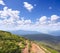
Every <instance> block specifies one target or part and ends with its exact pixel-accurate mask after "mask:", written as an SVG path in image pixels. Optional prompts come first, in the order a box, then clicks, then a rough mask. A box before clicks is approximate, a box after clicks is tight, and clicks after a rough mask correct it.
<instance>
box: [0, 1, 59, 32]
mask: <svg viewBox="0 0 60 53" xmlns="http://www.w3.org/2000/svg"><path fill="white" fill-rule="evenodd" d="M59 5H60V0H0V25H1V26H0V30H27V31H38V32H43V33H49V32H52V31H58V30H60V6H59Z"/></svg>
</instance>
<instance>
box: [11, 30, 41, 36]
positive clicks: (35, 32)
mask: <svg viewBox="0 0 60 53" xmlns="http://www.w3.org/2000/svg"><path fill="white" fill-rule="evenodd" d="M11 33H13V34H17V35H27V34H40V32H37V31H24V30H17V31H11Z"/></svg>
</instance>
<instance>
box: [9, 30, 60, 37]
mask: <svg viewBox="0 0 60 53" xmlns="http://www.w3.org/2000/svg"><path fill="white" fill-rule="evenodd" d="M10 32H11V33H13V34H17V35H27V34H30V35H31V34H44V33H40V32H37V31H24V30H17V31H10ZM49 34H50V35H53V36H60V31H53V32H50V33H49Z"/></svg>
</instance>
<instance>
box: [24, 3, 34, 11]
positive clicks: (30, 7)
mask: <svg viewBox="0 0 60 53" xmlns="http://www.w3.org/2000/svg"><path fill="white" fill-rule="evenodd" d="M23 4H24V7H25V8H26V9H27V10H28V11H31V10H32V9H33V8H34V7H33V5H32V4H30V3H28V2H24V3H23Z"/></svg>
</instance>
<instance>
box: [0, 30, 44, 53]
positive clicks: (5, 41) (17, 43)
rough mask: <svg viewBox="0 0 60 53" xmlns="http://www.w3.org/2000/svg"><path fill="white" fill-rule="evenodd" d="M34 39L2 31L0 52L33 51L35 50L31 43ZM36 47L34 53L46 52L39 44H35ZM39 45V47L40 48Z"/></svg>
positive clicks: (22, 52)
mask: <svg viewBox="0 0 60 53" xmlns="http://www.w3.org/2000/svg"><path fill="white" fill-rule="evenodd" d="M31 42H32V41H30V40H27V39H25V38H23V37H21V36H17V35H14V34H11V33H10V32H6V31H0V53H31V52H32V51H33V52H34V50H31V48H33V46H32V44H35V43H31ZM34 47H36V49H35V51H36V52H34V53H37V52H38V49H39V51H40V52H41V53H42V52H43V53H45V51H44V50H42V49H41V48H40V47H39V46H38V45H37V44H35V46H34ZM38 47H39V48H38Z"/></svg>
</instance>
